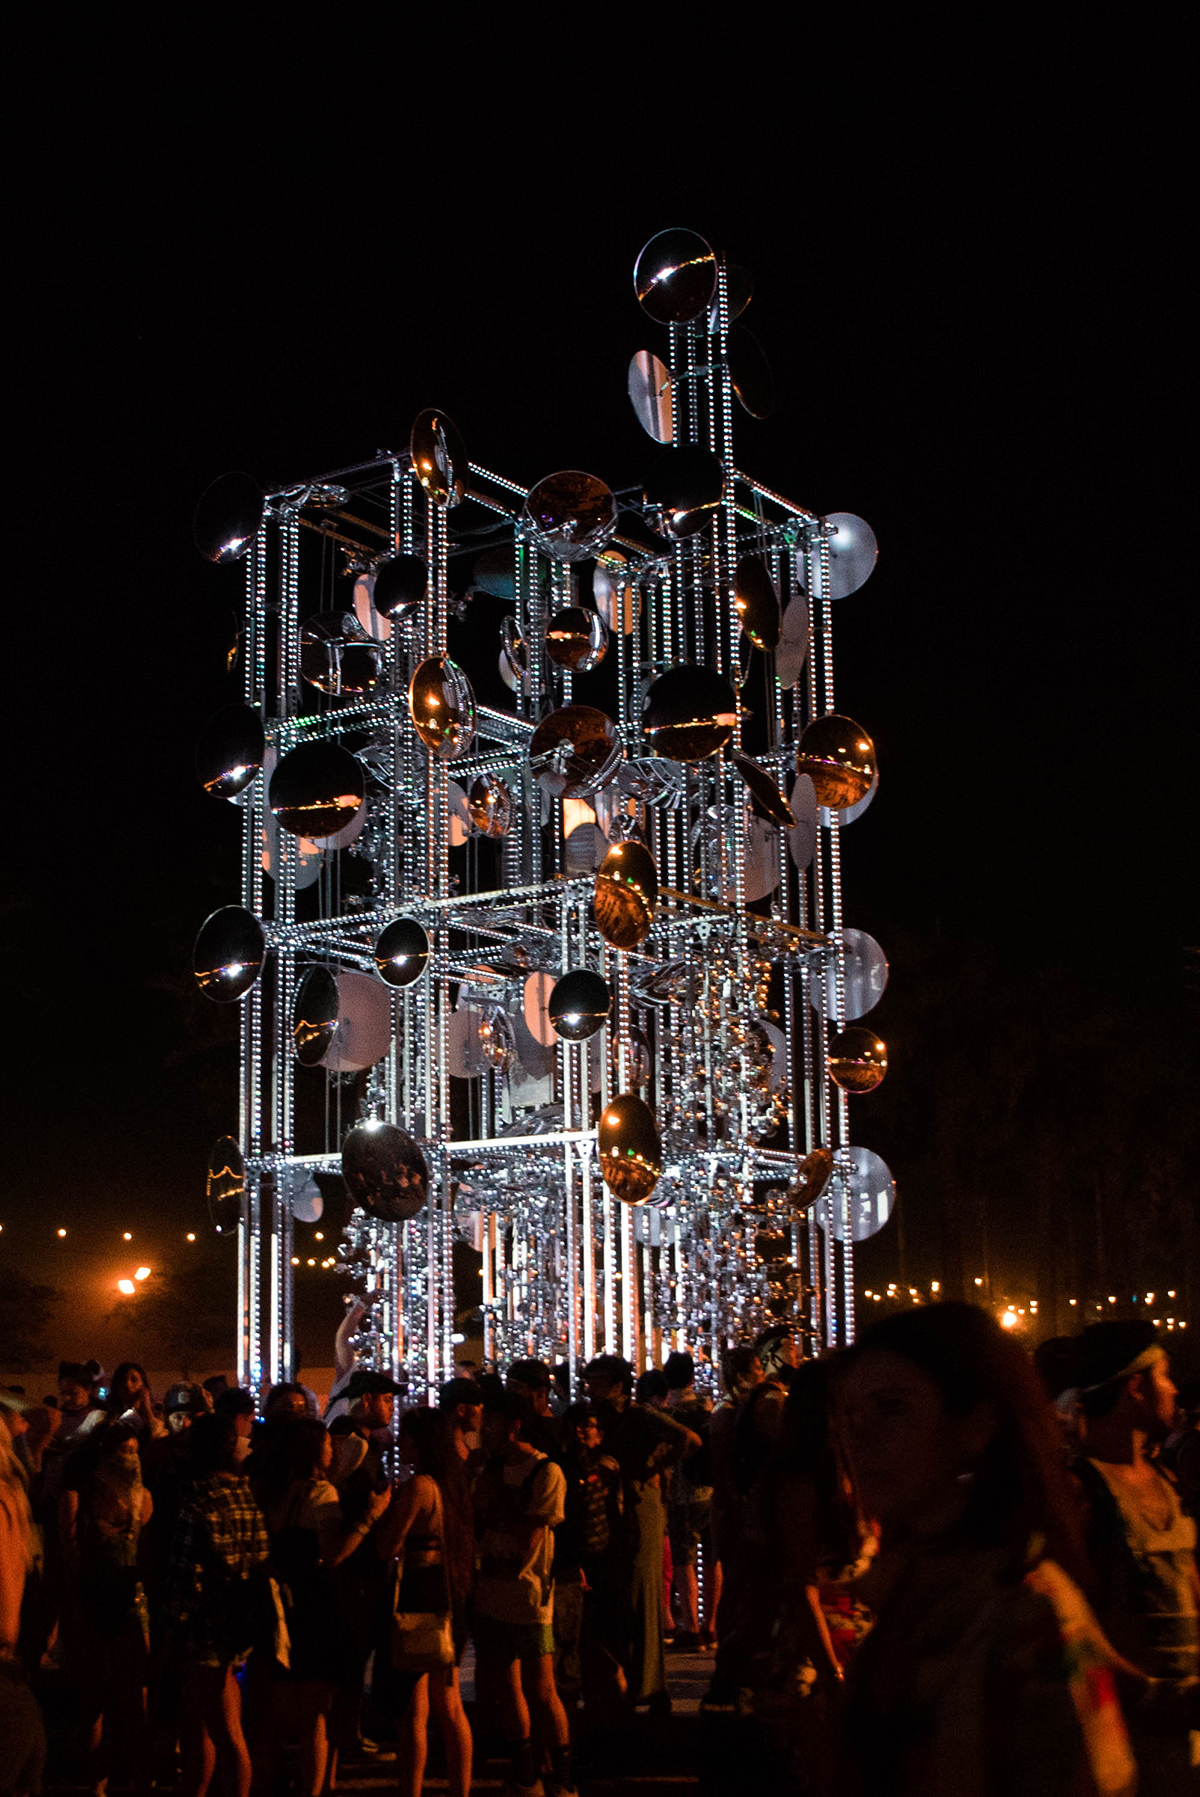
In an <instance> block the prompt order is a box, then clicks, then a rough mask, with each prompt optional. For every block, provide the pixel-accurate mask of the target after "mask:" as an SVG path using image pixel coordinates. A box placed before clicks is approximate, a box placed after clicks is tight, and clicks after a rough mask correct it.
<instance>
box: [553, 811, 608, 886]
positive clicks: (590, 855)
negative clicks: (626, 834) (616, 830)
mask: <svg viewBox="0 0 1200 1797" xmlns="http://www.w3.org/2000/svg"><path fill="white" fill-rule="evenodd" d="M607 853H608V838H607V837H606V836H605V834H604V831H603V830H602V829H601V828H600V826H599V824H576V826H575V828H574V829H573V830H572V831H571V834H570V835H569V836H568V837H567V839H566V841H565V842H564V843H563V871H564V872H565V874H566V876H567V878H568V880H580V879H582V878H583V876H584V875H585V874H594V873H595V871H596V869H597V868H598V867H599V865H600V863H601V862H602V861H603V859H604V857H605V855H607Z"/></svg>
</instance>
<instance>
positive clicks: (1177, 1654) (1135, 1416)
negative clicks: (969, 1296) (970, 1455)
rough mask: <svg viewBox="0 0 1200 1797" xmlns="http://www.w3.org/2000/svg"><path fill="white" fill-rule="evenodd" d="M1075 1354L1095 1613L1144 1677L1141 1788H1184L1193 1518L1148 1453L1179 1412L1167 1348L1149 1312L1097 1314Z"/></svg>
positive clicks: (1132, 1708) (1192, 1691)
mask: <svg viewBox="0 0 1200 1797" xmlns="http://www.w3.org/2000/svg"><path fill="white" fill-rule="evenodd" d="M1077 1365H1078V1378H1079V1402H1080V1405H1081V1408H1082V1411H1083V1415H1084V1417H1085V1419H1086V1428H1087V1440H1086V1452H1085V1455H1084V1457H1083V1458H1081V1459H1080V1460H1078V1461H1077V1462H1076V1463H1075V1469H1074V1470H1075V1472H1076V1475H1077V1477H1078V1478H1079V1481H1080V1484H1081V1485H1082V1487H1083V1491H1084V1496H1085V1498H1086V1501H1087V1504H1088V1510H1089V1516H1088V1539H1087V1545H1088V1551H1089V1555H1090V1558H1091V1562H1092V1566H1093V1569H1094V1571H1095V1574H1096V1591H1095V1594H1094V1603H1095V1609H1096V1614H1097V1616H1098V1618H1099V1620H1100V1623H1101V1626H1102V1628H1103V1629H1104V1632H1105V1634H1106V1635H1107V1636H1108V1639H1109V1640H1110V1641H1111V1642H1112V1644H1113V1646H1114V1647H1115V1648H1116V1650H1117V1652H1118V1653H1120V1654H1122V1655H1124V1657H1125V1658H1126V1659H1127V1660H1129V1661H1131V1662H1132V1663H1133V1665H1135V1666H1136V1667H1138V1668H1139V1670H1140V1671H1141V1672H1143V1673H1144V1674H1146V1675H1147V1679H1148V1682H1147V1685H1146V1687H1145V1689H1144V1690H1143V1691H1142V1692H1141V1693H1140V1694H1137V1695H1135V1696H1134V1697H1133V1699H1132V1700H1131V1701H1130V1702H1129V1703H1128V1704H1127V1708H1126V1714H1127V1717H1128V1721H1129V1726H1130V1732H1131V1735H1132V1737H1133V1743H1134V1751H1135V1754H1136V1756H1137V1761H1138V1768H1139V1771H1140V1774H1141V1782H1140V1784H1139V1786H1138V1790H1139V1793H1140V1797H1157V1793H1159V1792H1163V1793H1166V1792H1168V1791H1169V1792H1173V1793H1178V1792H1182V1791H1184V1790H1190V1789H1193V1788H1195V1783H1196V1781H1197V1773H1196V1766H1197V1764H1198V1763H1200V1756H1197V1755H1196V1754H1195V1753H1194V1751H1193V1748H1192V1746H1191V1743H1190V1742H1189V1738H1188V1735H1189V1730H1191V1731H1196V1730H1200V1577H1198V1576H1197V1570H1196V1555H1195V1549H1196V1524H1195V1522H1194V1520H1193V1519H1192V1518H1191V1517H1189V1516H1186V1515H1185V1514H1184V1511H1183V1508H1182V1505H1181V1504H1180V1501H1179V1494H1178V1492H1177V1490H1176V1488H1175V1483H1174V1480H1173V1479H1172V1478H1171V1476H1170V1474H1169V1473H1168V1472H1166V1471H1165V1470H1164V1469H1163V1468H1162V1467H1161V1466H1160V1465H1159V1464H1158V1463H1157V1461H1156V1460H1155V1458H1154V1455H1153V1450H1154V1449H1155V1447H1156V1446H1157V1445H1158V1444H1160V1443H1161V1442H1163V1441H1165V1440H1166V1438H1167V1435H1168V1434H1169V1433H1170V1429H1171V1426H1172V1422H1173V1420H1174V1416H1175V1399H1176V1391H1175V1387H1174V1385H1173V1384H1172V1382H1171V1376H1170V1370H1169V1367H1168V1362H1167V1354H1166V1350H1165V1348H1164V1347H1163V1345H1162V1343H1161V1342H1160V1341H1159V1338H1158V1334H1157V1331H1156V1330H1155V1328H1154V1325H1153V1324H1152V1323H1150V1322H1148V1321H1147V1322H1128V1323H1122V1322H1113V1323H1093V1324H1092V1325H1091V1327H1090V1328H1088V1329H1085V1330H1084V1332H1083V1336H1082V1339H1081V1341H1080V1344H1079V1359H1078V1363H1077ZM1192 1740H1193V1741H1197V1736H1196V1734H1195V1733H1193V1735H1192ZM1197 1744H1198V1745H1200V1741H1197Z"/></svg>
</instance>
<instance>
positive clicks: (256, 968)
mask: <svg viewBox="0 0 1200 1797" xmlns="http://www.w3.org/2000/svg"><path fill="white" fill-rule="evenodd" d="M265 954H266V939H265V937H264V936H263V927H262V925H261V923H259V921H258V919H257V917H255V915H254V913H253V911H246V910H244V909H243V908H242V906H241V905H222V907H221V909H220V910H219V911H214V912H213V913H212V915H211V916H210V917H206V918H205V920H204V922H203V923H202V924H201V926H200V933H199V935H198V936H197V937H196V942H195V946H194V947H193V949H192V972H193V973H194V974H195V976H196V984H197V986H199V988H200V990H201V992H202V993H203V994H204V996H205V998H211V999H213V1000H215V1002H216V1003H217V1004H232V1003H233V1001H234V1000H235V999H238V998H244V997H245V996H246V994H247V992H249V990H250V988H251V986H253V985H254V983H255V981H256V980H257V979H258V976H259V974H260V973H261V972H262V964H263V957H264V955H265Z"/></svg>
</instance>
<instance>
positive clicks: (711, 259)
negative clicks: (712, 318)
mask: <svg viewBox="0 0 1200 1797" xmlns="http://www.w3.org/2000/svg"><path fill="white" fill-rule="evenodd" d="M716 286H717V258H716V257H715V256H714V255H713V252H712V246H711V245H710V244H708V243H706V242H705V241H704V239H703V237H701V236H700V234H699V232H697V231H685V230H681V229H680V228H678V227H676V228H674V229H673V230H670V231H660V232H659V233H658V235H657V237H652V238H651V239H650V241H649V243H647V244H646V245H645V246H644V248H643V249H642V251H641V253H640V255H639V256H638V259H637V261H636V262H635V264H634V268H633V291H634V292H635V293H636V294H637V297H638V302H639V304H640V305H641V307H642V310H643V311H644V312H647V313H649V315H650V317H651V318H653V319H654V321H655V323H656V324H683V323H684V322H685V321H686V320H687V319H689V318H699V316H700V314H701V312H704V311H706V310H707V309H708V307H709V306H710V305H711V303H712V297H713V294H714V293H715V291H716Z"/></svg>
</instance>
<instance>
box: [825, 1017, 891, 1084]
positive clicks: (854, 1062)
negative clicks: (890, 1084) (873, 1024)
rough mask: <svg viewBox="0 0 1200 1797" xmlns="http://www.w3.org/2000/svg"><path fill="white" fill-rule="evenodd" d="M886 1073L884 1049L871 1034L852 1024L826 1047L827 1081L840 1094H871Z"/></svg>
mask: <svg viewBox="0 0 1200 1797" xmlns="http://www.w3.org/2000/svg"><path fill="white" fill-rule="evenodd" d="M886 1072H887V1048H886V1047H885V1045H884V1044H883V1043H882V1042H881V1041H880V1039H879V1037H878V1036H877V1035H876V1034H875V1032H874V1030H869V1029H866V1028H865V1027H864V1026H863V1025H862V1024H858V1023H852V1024H851V1025H850V1026H849V1028H847V1029H844V1030H842V1031H840V1032H839V1034H838V1035H836V1036H834V1037H833V1038H832V1040H831V1041H830V1044H829V1077H830V1079H831V1080H832V1081H833V1083H834V1085H835V1086H840V1087H841V1088H842V1091H843V1092H873V1091H874V1090H875V1088H876V1086H878V1085H881V1084H882V1083H883V1076H884V1074H885V1073H886Z"/></svg>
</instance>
